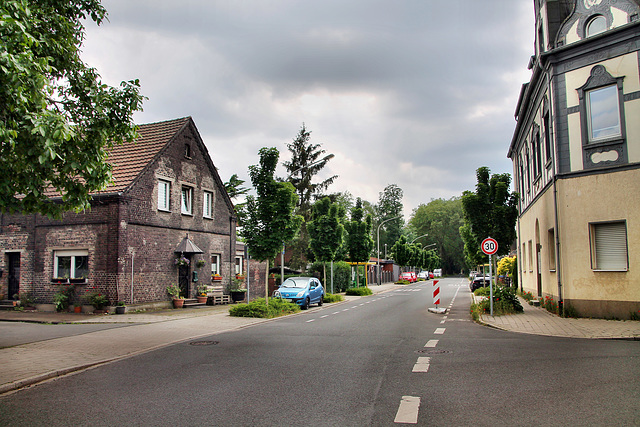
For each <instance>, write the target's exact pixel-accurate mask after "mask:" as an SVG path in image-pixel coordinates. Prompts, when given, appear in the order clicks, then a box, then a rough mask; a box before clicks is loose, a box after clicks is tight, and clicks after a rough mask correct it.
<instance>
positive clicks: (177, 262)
mask: <svg viewBox="0 0 640 427" xmlns="http://www.w3.org/2000/svg"><path fill="white" fill-rule="evenodd" d="M173 263H174V264H175V265H178V266H180V265H182V266H185V267H186V266H188V265H189V263H190V261H189V259H188V258H185V256H184V255H180V256H179V257H178V258H176V259H175V261H174V262H173Z"/></svg>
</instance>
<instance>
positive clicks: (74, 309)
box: [73, 305, 82, 313]
mask: <svg viewBox="0 0 640 427" xmlns="http://www.w3.org/2000/svg"><path fill="white" fill-rule="evenodd" d="M73 312H74V313H82V306H78V305H77V306H75V307H73Z"/></svg>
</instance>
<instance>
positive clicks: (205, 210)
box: [202, 190, 213, 218]
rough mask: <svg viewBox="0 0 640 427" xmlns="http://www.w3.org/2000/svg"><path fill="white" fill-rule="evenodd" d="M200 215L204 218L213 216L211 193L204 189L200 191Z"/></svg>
mask: <svg viewBox="0 0 640 427" xmlns="http://www.w3.org/2000/svg"><path fill="white" fill-rule="evenodd" d="M202 216H203V217H204V218H213V193H212V192H211V191H206V190H204V191H203V192H202Z"/></svg>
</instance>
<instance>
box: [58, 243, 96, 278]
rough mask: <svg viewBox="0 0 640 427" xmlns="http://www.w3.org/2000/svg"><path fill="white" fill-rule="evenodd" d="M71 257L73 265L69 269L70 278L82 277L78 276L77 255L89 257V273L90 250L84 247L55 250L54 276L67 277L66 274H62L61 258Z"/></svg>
mask: <svg viewBox="0 0 640 427" xmlns="http://www.w3.org/2000/svg"><path fill="white" fill-rule="evenodd" d="M67 257H70V258H71V266H70V271H69V278H70V279H79V278H80V277H76V257H86V258H87V274H88V273H89V251H88V250H86V249H85V250H82V249H74V250H55V251H53V273H52V277H53V278H54V279H55V278H58V277H65V276H66V275H63V276H61V275H60V272H59V267H60V263H59V261H60V258H67Z"/></svg>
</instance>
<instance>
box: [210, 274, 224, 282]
mask: <svg viewBox="0 0 640 427" xmlns="http://www.w3.org/2000/svg"><path fill="white" fill-rule="evenodd" d="M211 281H212V282H222V276H221V275H219V274H218V273H214V274H212V275H211Z"/></svg>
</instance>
